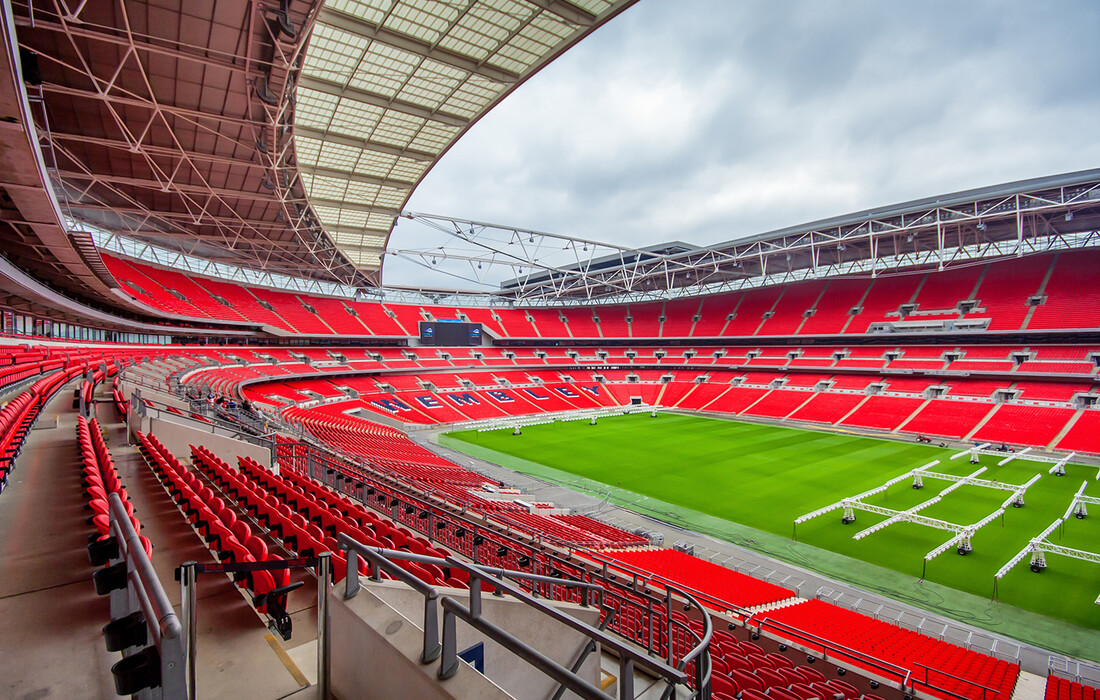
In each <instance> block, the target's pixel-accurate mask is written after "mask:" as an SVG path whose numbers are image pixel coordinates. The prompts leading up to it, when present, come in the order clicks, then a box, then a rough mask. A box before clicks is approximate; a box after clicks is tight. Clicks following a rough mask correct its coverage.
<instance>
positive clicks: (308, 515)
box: [192, 447, 465, 587]
mask: <svg viewBox="0 0 1100 700" xmlns="http://www.w3.org/2000/svg"><path fill="white" fill-rule="evenodd" d="M192 458H193V460H194V462H195V464H196V465H197V466H199V468H200V469H203V470H204V472H205V473H206V474H207V476H208V477H209V478H210V479H211V480H213V481H214V482H215V483H216V484H218V486H219V487H220V488H221V489H222V490H223V492H224V493H226V494H227V495H228V496H230V497H232V498H235V499H236V501H237V504H238V505H240V506H241V507H243V508H244V509H245V511H246V512H247V513H248V514H249V515H250V516H252V517H254V518H255V520H256V522H257V523H259V524H261V525H262V526H263V527H265V528H266V529H267V530H268V531H269V532H270V533H271V535H272V536H274V537H277V538H278V539H279V540H281V541H282V542H283V544H284V546H285V547H287V548H288V549H290V550H292V551H294V552H297V553H298V555H299V556H316V555H317V554H319V553H321V552H331V553H332V560H333V571H334V575H335V578H336V580H342V579H343V578H344V576H345V575H346V574H347V560H346V557H345V556H344V554H343V553H342V552H340V551H339V550H338V549H337V546H336V536H337V535H338V534H340V533H345V534H347V535H349V536H351V537H353V538H354V539H355V540H357V541H359V542H362V543H364V544H368V545H373V546H377V547H385V548H387V549H405V550H408V551H410V552H412V553H414V554H425V555H429V556H440V557H445V556H448V554H447V553H446V552H444V551H443V550H437V549H435V548H434V547H433V546H432V545H431V543H430V542H428V541H427V540H426V539H424V538H423V537H418V536H416V535H414V534H413V533H411V532H409V531H408V530H405V529H403V528H399V527H397V526H395V525H394V524H393V523H392V522H390V521H386V520H384V519H382V518H379V517H378V516H377V515H376V514H374V513H373V512H371V511H369V510H367V509H366V508H364V507H363V506H361V505H359V504H356V503H353V502H352V501H350V500H348V499H347V498H346V497H344V496H340V495H338V494H335V493H333V492H331V491H329V490H327V489H325V488H323V487H320V486H318V485H317V484H315V483H314V482H312V481H310V480H309V479H304V478H301V477H300V476H298V475H297V474H294V473H293V472H292V471H288V472H287V475H286V476H282V475H277V474H275V473H274V472H272V471H270V470H268V469H266V468H264V467H263V466H261V465H259V464H258V463H256V462H255V461H253V460H251V459H248V458H245V457H238V458H237V462H238V466H239V470H233V469H230V467H229V466H228V465H227V464H226V463H225V462H223V461H222V460H220V459H219V458H217V457H216V456H215V455H214V454H212V453H211V452H210V451H209V450H206V449H204V448H201V447H200V448H195V447H192ZM399 565H400V566H402V567H403V568H407V570H409V571H410V572H411V573H413V575H415V576H417V577H418V578H421V579H422V580H424V581H426V582H428V583H432V584H439V585H450V586H452V587H464V585H465V584H464V583H463V582H462V581H460V580H458V579H454V580H450V581H448V579H449V578H450V576H449V573H445V572H443V571H442V570H440V569H439V568H438V567H434V566H431V565H427V564H415V563H412V562H402V563H401V564H399ZM369 571H370V567H369V565H368V564H367V562H366V561H365V560H362V559H361V560H360V573H362V574H366V573H369ZM383 573H384V572H383ZM384 577H387V578H389V576H388V574H384Z"/></svg>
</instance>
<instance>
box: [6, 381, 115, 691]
mask: <svg viewBox="0 0 1100 700" xmlns="http://www.w3.org/2000/svg"><path fill="white" fill-rule="evenodd" d="M76 386H77V383H76V382H73V383H70V384H69V385H67V386H66V387H65V388H64V389H62V390H61V391H60V392H58V393H57V395H56V396H55V397H54V398H53V400H52V401H50V402H49V403H48V404H47V405H46V408H45V410H44V411H43V412H42V415H41V416H40V418H39V423H38V425H40V426H41V425H47V426H51V425H53V422H54V420H55V419H56V420H57V427H56V428H52V427H50V428H41V429H36V430H33V431H31V434H30V435H29V436H28V438H27V442H26V444H25V445H24V447H23V451H22V453H21V454H20V456H19V459H18V460H17V462H16V470H15V472H14V473H13V474H12V475H11V477H9V479H8V487H7V488H6V489H5V490H4V493H2V494H0V620H2V621H3V622H2V624H0V630H2V633H0V668H2V669H4V672H3V674H0V697H5V698H45V697H51V698H96V697H104V698H109V697H116V696H115V692H114V681H113V679H112V677H111V664H113V663H114V662H115V661H117V660H118V658H119V657H118V654H112V653H108V652H107V650H106V648H105V647H104V644H103V634H102V632H101V628H102V627H103V625H104V624H105V623H106V622H107V621H108V620H109V619H110V606H109V604H108V600H107V598H105V597H104V598H101V597H99V596H97V595H96V593H95V589H94V588H93V587H92V571H93V567H92V565H91V564H90V563H89V562H88V554H87V551H86V550H85V548H84V547H85V545H86V544H87V538H86V534H87V533H89V532H91V531H92V528H91V526H89V525H87V524H86V523H85V519H86V518H87V517H88V515H89V511H87V510H85V509H84V497H83V496H82V495H81V490H82V487H81V483H80V467H79V463H80V457H79V453H78V451H77V448H76V412H75V411H74V410H73V409H72V395H73V394H72V391H73V389H75V388H76Z"/></svg>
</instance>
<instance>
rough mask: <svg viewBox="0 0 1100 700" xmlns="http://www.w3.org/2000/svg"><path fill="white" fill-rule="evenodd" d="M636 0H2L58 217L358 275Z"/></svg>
mask: <svg viewBox="0 0 1100 700" xmlns="http://www.w3.org/2000/svg"><path fill="white" fill-rule="evenodd" d="M635 1H636V0H474V1H472V2H468V1H465V0H464V1H463V2H441V1H439V0H329V1H328V2H325V1H324V0H282V2H281V3H273V4H261V3H255V2H251V1H250V0H217V2H215V1H214V0H188V1H187V2H184V1H183V0H161V1H159V2H153V3H149V2H139V1H137V0H121V1H118V2H97V3H79V4H77V6H76V8H75V9H70V8H69V6H68V5H66V4H64V3H29V4H25V5H17V6H15V7H13V8H12V10H13V12H14V14H15V18H14V19H15V24H16V26H17V27H18V32H17V34H18V44H19V49H20V52H21V54H22V55H21V58H22V63H23V64H24V65H23V71H24V78H25V82H26V85H27V93H28V96H29V102H30V104H31V105H32V108H31V110H30V111H31V113H32V115H33V120H34V126H35V128H36V130H37V134H38V137H39V145H40V146H41V148H42V151H43V156H44V159H45V163H46V167H47V169H48V172H49V177H50V180H51V181H52V184H53V189H54V193H55V195H56V198H57V200H58V203H59V205H60V209H61V212H62V213H63V214H64V215H65V216H68V217H70V218H71V219H73V220H75V221H80V222H85V223H88V224H91V225H94V226H97V227H99V228H101V229H105V230H107V231H112V232H116V233H121V234H125V235H128V236H131V237H133V238H135V239H137V240H141V241H145V242H148V243H151V244H154V245H157V246H160V247H163V248H166V249H170V250H178V251H180V252H182V253H186V254H189V255H195V256H199V257H203V258H206V259H209V260H212V261H214V262H217V263H224V264H231V265H239V266H245V267H251V268H253V269H257V270H262V271H266V272H271V273H275V274H294V275H297V276H302V277H307V278H313V279H318V280H327V281H332V282H338V283H342V284H354V285H358V286H372V285H376V284H378V283H379V280H380V275H379V272H380V266H381V253H382V251H383V249H384V247H385V244H386V241H387V238H388V235H389V231H390V229H391V227H392V224H393V221H394V218H395V216H396V215H397V213H398V212H399V211H400V209H401V207H402V205H403V204H404V202H405V201H406V200H407V199H408V197H409V196H410V194H411V192H412V189H413V188H414V187H415V185H416V184H417V183H418V182H419V181H420V179H421V178H422V177H423V176H424V174H425V173H426V172H427V171H428V170H429V169H430V168H431V166H432V165H433V164H434V163H435V162H436V161H437V159H438V158H439V157H440V156H441V155H442V154H443V153H444V152H445V151H446V150H447V148H448V147H450V145H451V144H452V143H453V142H454V141H455V139H457V138H458V137H459V136H460V135H461V134H462V133H463V132H464V131H465V130H466V129H467V128H469V127H470V126H471V125H472V124H473V123H474V122H475V121H476V120H477V119H478V118H479V117H480V116H482V115H483V114H484V113H485V112H486V111H487V110H488V109H490V108H491V107H492V106H493V105H494V104H496V102H497V101H499V100H500V99H501V98H502V97H503V96H504V95H506V94H507V93H508V92H510V91H511V90H512V89H514V88H515V87H516V86H518V85H519V84H520V83H522V82H523V81H524V80H525V79H527V78H528V77H530V76H531V75H532V74H534V73H535V72H536V71H537V70H538V69H539V68H541V67H542V66H543V65H545V64H546V63H547V62H549V61H550V60H552V59H553V58H554V57H556V56H557V55H559V54H560V53H561V52H562V51H564V50H566V49H567V48H568V47H570V46H571V45H572V44H573V43H574V42H576V41H578V40H579V39H581V38H583V37H584V36H586V35H587V34H589V33H590V32H592V31H593V30H594V29H596V28H597V27H599V26H600V25H601V24H602V23H603V22H606V21H607V20H609V19H610V18H611V17H613V16H614V15H616V14H617V13H619V12H620V11H622V10H623V9H625V8H626V7H629V6H630V5H631V4H633V2H635ZM95 257H96V256H95V255H94V251H93V254H92V255H91V256H90V260H89V264H90V265H94V264H95ZM100 273H101V274H100V275H99V277H100V278H101V279H103V280H104V284H105V285H106V286H108V287H110V286H113V280H111V279H110V276H109V273H106V271H105V270H100ZM62 283H63V282H62Z"/></svg>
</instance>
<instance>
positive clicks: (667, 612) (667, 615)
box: [658, 589, 673, 666]
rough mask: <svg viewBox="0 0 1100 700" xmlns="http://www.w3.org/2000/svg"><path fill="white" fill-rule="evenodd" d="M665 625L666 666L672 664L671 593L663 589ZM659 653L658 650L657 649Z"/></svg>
mask: <svg viewBox="0 0 1100 700" xmlns="http://www.w3.org/2000/svg"><path fill="white" fill-rule="evenodd" d="M665 624H666V625H668V630H667V632H666V638H667V639H668V665H669V666H671V665H672V663H673V649H672V593H671V592H669V590H668V589H665ZM658 652H660V649H658Z"/></svg>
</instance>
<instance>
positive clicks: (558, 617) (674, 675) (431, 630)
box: [337, 534, 711, 700]
mask: <svg viewBox="0 0 1100 700" xmlns="http://www.w3.org/2000/svg"><path fill="white" fill-rule="evenodd" d="M337 545H338V547H339V549H340V550H341V551H345V552H347V554H348V559H347V572H348V575H347V578H346V580H345V589H344V596H345V598H351V597H353V596H354V595H356V594H357V593H358V592H359V590H360V588H361V585H362V584H361V582H360V578H359V573H358V572H359V557H362V558H363V559H364V560H366V561H367V562H369V564H370V573H371V578H372V579H373V580H380V578H381V575H382V572H385V573H387V574H389V575H390V576H392V577H393V578H395V579H397V580H399V581H401V582H403V583H405V584H406V585H408V586H410V587H411V588H412V589H413V590H415V591H416V592H417V593H419V594H420V595H422V596H423V597H424V617H423V635H424V642H423V651H422V653H421V663H423V664H429V663H432V662H434V661H436V660H437V659H438V660H439V661H440V666H439V670H438V676H439V678H441V679H443V680H446V679H448V678H451V677H453V676H454V675H455V673H457V671H458V664H459V656H458V648H457V643H456V638H457V631H456V630H457V620H459V619H461V620H462V621H463V622H465V623H466V624H468V625H470V626H471V627H473V628H474V629H476V630H478V631H479V632H480V633H482V634H483V635H485V636H486V637H487V638H489V639H491V640H493V641H494V642H496V643H498V644H500V645H501V646H503V647H504V648H505V649H507V650H508V651H510V652H511V653H513V654H515V655H516V656H518V657H519V658H521V659H523V660H524V661H526V662H527V663H529V664H530V665H531V666H533V667H534V668H536V669H538V670H539V671H540V672H542V673H543V674H545V675H546V676H547V677H549V678H551V679H553V681H554V682H555V683H556V684H558V686H559V690H558V692H557V693H556V695H555V696H556V697H557V696H560V694H561V693H562V692H563V691H570V692H573V693H575V694H576V695H577V696H579V697H582V698H589V699H592V700H597V699H598V700H606V698H608V697H609V696H608V695H607V694H606V693H604V692H603V691H602V690H601V689H600V688H598V687H596V686H595V685H594V684H592V683H591V682H590V681H589V680H587V679H585V678H583V677H582V676H580V675H578V670H579V669H580V667H581V666H582V665H583V662H584V659H585V658H586V656H587V654H588V653H589V651H590V650H591V649H592V648H595V645H596V644H598V645H599V646H600V648H602V649H605V650H610V651H612V652H614V653H615V654H616V655H617V656H618V657H619V660H620V669H619V671H620V677H619V697H620V698H631V699H632V698H634V686H633V680H634V672H635V669H636V668H638V669H643V670H644V671H646V672H647V673H649V674H651V675H653V676H655V677H657V678H658V679H660V680H662V681H664V682H665V683H666V684H667V685H668V691H667V692H666V693H665V697H672V696H673V695H674V694H675V692H676V689H677V688H685V687H686V686H687V685H688V684H689V681H693V683H691V685H694V690H689V692H688V693H687V694H684V693H681V694H680V695H679V697H688V698H709V697H710V656H709V643H710V637H711V629H710V623H709V620H705V622H704V625H705V627H704V633H703V634H702V635H697V636H695V640H694V641H695V642H696V643H695V644H694V645H693V646H692V648H691V649H690V650H687V651H686V653H684V654H682V655H679V661H678V662H676V663H675V665H674V662H673V661H672V657H673V656H676V654H675V651H674V645H672V644H670V645H669V647H668V657H669V660H668V661H666V660H665V659H664V658H661V657H655V656H652V655H651V654H650V652H649V650H648V649H646V648H643V647H638V646H636V645H634V644H630V643H628V642H625V641H623V640H622V638H621V637H619V636H616V635H613V634H610V633H608V632H607V631H606V630H605V628H606V624H607V620H608V619H610V618H609V617H608V615H610V614H612V613H613V611H611V610H610V609H608V608H606V607H605V604H604V603H601V602H600V601H601V599H603V598H604V596H606V595H607V593H608V592H607V590H606V588H605V586H604V585H600V584H597V583H592V582H588V581H580V580H569V579H563V578H559V577H554V576H543V575H540V574H535V573H531V572H527V571H518V570H509V569H503V568H496V567H487V566H482V565H477V564H472V563H469V562H464V561H460V560H459V559H456V558H455V557H447V558H440V557H433V556H429V555H420V554H412V553H409V552H403V551H398V550H389V549H382V548H379V547H371V546H368V545H365V544H362V543H360V542H357V541H356V540H354V539H353V538H351V537H349V536H348V535H346V534H341V535H340V536H339V537H338V538H337ZM393 560H405V561H412V562H417V563H422V564H433V565H436V566H440V567H447V568H449V569H451V570H452V571H453V570H456V569H457V570H461V571H463V572H465V574H466V575H467V576H468V577H469V604H468V606H467V605H464V604H463V603H462V602H461V601H459V600H458V599H457V598H455V597H453V596H449V595H444V594H441V593H440V590H439V589H438V588H436V587H435V586H432V585H430V584H428V583H426V582H424V581H422V580H420V579H419V578H417V577H416V576H414V575H413V574H412V573H410V572H408V571H406V570H405V569H402V568H401V567H400V566H398V565H397V564H395V563H394V562H393ZM518 581H522V582H524V583H526V584H527V585H528V586H530V587H531V588H532V589H533V588H536V587H537V585H538V584H542V585H544V586H549V587H557V588H560V589H569V590H573V591H577V592H579V593H580V595H579V599H580V604H581V605H582V606H589V605H592V604H596V605H597V607H598V608H599V609H600V610H601V613H602V621H601V625H600V626H598V627H596V626H592V625H590V624H588V623H585V622H584V621H582V620H580V619H578V618H576V617H573V616H572V615H570V614H568V613H567V612H565V611H563V610H561V609H559V608H558V607H556V606H554V605H552V604H550V603H548V602H545V600H543V599H540V598H539V597H537V596H536V595H535V594H533V593H532V592H531V591H529V590H525V588H524V587H522V586H521V585H519V584H518V583H516V582H518ZM483 583H489V585H491V586H492V588H493V591H494V594H495V595H505V594H506V595H508V596H510V597H512V598H514V599H516V600H518V601H520V602H522V603H524V604H525V605H527V606H528V607H531V608H534V609H535V610H538V611H539V612H540V613H541V614H543V615H546V616H547V617H549V618H551V619H553V620H555V621H556V622H558V623H560V624H561V625H563V626H565V627H567V628H569V629H571V630H573V631H575V632H579V633H580V634H581V635H583V636H585V637H587V638H588V643H587V644H586V648H585V651H584V653H582V654H581V655H580V657H579V658H578V659H577V660H576V661H575V662H574V664H573V665H572V667H566V666H563V665H562V664H560V663H558V662H557V661H555V660H554V659H551V658H550V657H548V656H546V655H545V654H543V653H542V652H540V651H538V650H537V649H535V648H533V647H531V646H530V645H528V644H527V643H525V642H523V641H522V640H520V639H518V638H516V637H514V636H513V635H511V634H510V633H509V632H508V631H507V630H505V629H503V628H501V627H499V626H498V625H496V624H494V623H493V622H491V621H489V620H487V619H485V617H484V616H483V614H482V590H483ZM676 593H677V594H679V595H682V596H684V597H685V599H686V600H688V605H689V607H690V606H692V605H695V606H698V604H697V603H696V602H695V601H694V600H692V599H691V598H690V596H685V595H684V594H682V593H680V592H676ZM544 597H549V598H551V599H553V600H559V599H561V597H560V596H554V595H551V596H544ZM566 597H568V596H566ZM673 600H674V599H673V592H671V591H670V592H669V593H668V594H667V596H666V601H665V604H666V609H667V612H668V613H669V614H668V615H667V616H666V619H667V620H669V621H671V622H670V625H669V627H668V628H667V630H666V633H667V634H668V635H669V639H670V640H671V639H673V638H675V635H674V634H672V633H671V630H672V629H673V625H675V624H679V621H678V620H675V618H673V617H672V615H671V611H672V606H673ZM440 607H442V609H443V629H442V638H440V636H439V634H440V633H439V617H438V608H440ZM700 610H701V608H700ZM684 627H686V628H687V629H688V631H689V632H691V630H690V627H688V626H686V625H684ZM689 665H692V666H693V669H694V672H693V673H691V674H689V673H687V672H686V671H685V669H686V668H687V667H688V666H689Z"/></svg>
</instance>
